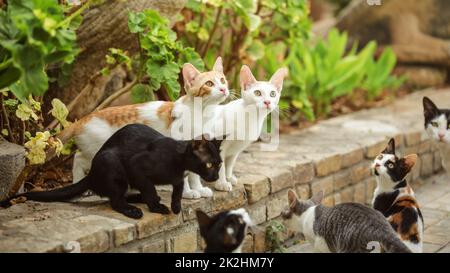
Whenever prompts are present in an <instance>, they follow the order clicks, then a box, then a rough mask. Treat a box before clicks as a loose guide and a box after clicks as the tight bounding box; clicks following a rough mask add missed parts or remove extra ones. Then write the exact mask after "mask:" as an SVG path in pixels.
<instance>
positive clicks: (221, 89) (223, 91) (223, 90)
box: [219, 87, 227, 94]
mask: <svg viewBox="0 0 450 273" xmlns="http://www.w3.org/2000/svg"><path fill="white" fill-rule="evenodd" d="M219 91H220V92H222V93H224V94H225V91H227V90H226V89H225V88H223V87H222V88H220V89H219Z"/></svg>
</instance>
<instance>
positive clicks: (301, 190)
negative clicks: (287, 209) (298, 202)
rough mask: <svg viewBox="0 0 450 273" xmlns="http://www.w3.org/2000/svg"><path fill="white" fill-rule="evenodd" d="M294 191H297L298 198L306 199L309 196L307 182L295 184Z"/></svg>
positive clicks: (309, 190) (309, 191)
mask: <svg viewBox="0 0 450 273" xmlns="http://www.w3.org/2000/svg"><path fill="white" fill-rule="evenodd" d="M295 191H296V192H297V195H298V198H300V199H302V200H307V199H308V198H309V197H310V196H311V189H310V186H309V185H308V184H304V185H297V186H296V187H295Z"/></svg>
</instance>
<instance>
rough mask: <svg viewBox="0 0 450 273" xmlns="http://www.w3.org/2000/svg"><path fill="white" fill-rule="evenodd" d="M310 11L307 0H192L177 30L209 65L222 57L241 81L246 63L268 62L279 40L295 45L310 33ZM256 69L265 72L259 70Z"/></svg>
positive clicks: (226, 68) (260, 73)
mask: <svg viewBox="0 0 450 273" xmlns="http://www.w3.org/2000/svg"><path fill="white" fill-rule="evenodd" d="M308 12H309V11H308V3H307V1H306V0H283V1H280V0H257V1H255V0H235V1H229V0H207V1H204V0H203V1H201V0H188V2H187V4H186V8H185V9H184V10H183V11H182V14H183V16H181V17H182V18H180V20H179V21H178V22H177V24H176V25H175V30H176V31H177V33H178V36H179V37H180V39H181V40H182V41H183V42H184V43H185V44H187V45H190V46H192V47H194V48H195V50H196V51H197V52H199V53H200V55H201V56H202V58H204V60H205V63H206V64H208V66H211V65H212V64H213V62H214V60H215V58H216V57H217V56H222V57H223V59H224V71H225V73H227V78H228V80H229V82H230V84H231V85H236V84H237V83H238V82H239V81H238V79H237V77H238V73H239V69H240V67H241V65H242V64H243V63H246V64H249V63H254V62H256V61H258V60H260V61H261V62H264V61H266V60H267V58H266V53H267V52H271V48H272V46H274V45H275V44H277V43H278V42H281V43H284V44H286V45H291V44H294V43H302V42H303V41H304V40H305V39H307V38H308V37H309V32H310V27H311V22H310V20H309V19H308ZM281 57H283V56H281ZM274 71H275V70H274ZM274 71H267V72H268V73H273V72H274ZM255 74H256V75H257V76H265V72H264V71H262V70H258V69H257V70H256V71H255Z"/></svg>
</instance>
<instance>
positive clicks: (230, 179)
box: [227, 174, 238, 185]
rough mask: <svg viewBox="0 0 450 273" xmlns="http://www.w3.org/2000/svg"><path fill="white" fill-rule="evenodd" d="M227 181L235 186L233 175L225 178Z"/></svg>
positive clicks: (235, 179)
mask: <svg viewBox="0 0 450 273" xmlns="http://www.w3.org/2000/svg"><path fill="white" fill-rule="evenodd" d="M227 181H228V182H230V183H231V185H237V182H238V179H237V177H236V176H235V175H234V174H233V175H231V176H230V177H227Z"/></svg>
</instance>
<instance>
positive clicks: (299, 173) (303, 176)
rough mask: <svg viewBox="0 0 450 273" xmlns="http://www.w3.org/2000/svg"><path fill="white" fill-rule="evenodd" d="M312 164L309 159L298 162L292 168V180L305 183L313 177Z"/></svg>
mask: <svg viewBox="0 0 450 273" xmlns="http://www.w3.org/2000/svg"><path fill="white" fill-rule="evenodd" d="M314 175H315V173H314V164H313V163H312V162H311V161H308V162H305V163H301V164H298V165H297V167H296V168H295V169H294V180H295V183H298V184H306V183H309V182H311V181H312V180H313V179H314Z"/></svg>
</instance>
